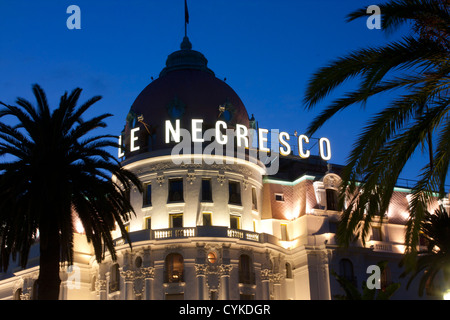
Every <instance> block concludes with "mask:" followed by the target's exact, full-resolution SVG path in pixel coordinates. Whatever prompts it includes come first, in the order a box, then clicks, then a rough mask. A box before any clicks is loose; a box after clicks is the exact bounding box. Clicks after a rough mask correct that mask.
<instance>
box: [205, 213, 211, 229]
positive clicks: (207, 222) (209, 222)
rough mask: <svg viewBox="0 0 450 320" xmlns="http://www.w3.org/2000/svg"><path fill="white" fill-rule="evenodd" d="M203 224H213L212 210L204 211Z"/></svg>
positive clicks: (208, 225)
mask: <svg viewBox="0 0 450 320" xmlns="http://www.w3.org/2000/svg"><path fill="white" fill-rule="evenodd" d="M203 226H204V227H210V226H212V218H211V212H203Z"/></svg>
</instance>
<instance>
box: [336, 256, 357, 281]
mask: <svg viewBox="0 0 450 320" xmlns="http://www.w3.org/2000/svg"><path fill="white" fill-rule="evenodd" d="M339 275H340V276H341V277H343V278H345V279H347V280H348V281H351V282H352V283H355V282H356V279H355V275H354V273H353V263H352V262H351V261H350V260H349V259H341V261H339Z"/></svg>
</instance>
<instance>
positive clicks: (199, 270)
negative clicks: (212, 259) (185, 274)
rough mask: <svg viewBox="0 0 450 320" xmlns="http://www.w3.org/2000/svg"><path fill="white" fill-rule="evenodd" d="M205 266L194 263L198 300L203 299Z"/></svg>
mask: <svg viewBox="0 0 450 320" xmlns="http://www.w3.org/2000/svg"><path fill="white" fill-rule="evenodd" d="M207 268H208V266H207V265H206V264H195V273H196V274H197V292H198V297H197V299H198V300H205V289H206V270H207Z"/></svg>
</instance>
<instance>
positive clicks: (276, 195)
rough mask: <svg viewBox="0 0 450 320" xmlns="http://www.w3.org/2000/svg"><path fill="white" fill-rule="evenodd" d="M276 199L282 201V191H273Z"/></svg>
mask: <svg viewBox="0 0 450 320" xmlns="http://www.w3.org/2000/svg"><path fill="white" fill-rule="evenodd" d="M275 200H276V201H284V195H283V194H282V193H275Z"/></svg>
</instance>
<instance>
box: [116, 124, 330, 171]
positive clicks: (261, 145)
mask: <svg viewBox="0 0 450 320" xmlns="http://www.w3.org/2000/svg"><path fill="white" fill-rule="evenodd" d="M190 129H191V130H190V131H189V130H187V129H185V128H181V122H180V120H175V122H174V123H173V122H172V121H170V120H166V121H165V127H164V142H165V143H166V144H168V145H169V144H173V143H176V145H175V146H173V148H172V156H174V157H176V156H177V155H180V154H184V155H185V154H190V153H192V150H191V147H192V145H194V153H199V152H198V151H199V149H198V148H196V147H195V146H196V145H197V146H199V148H202V147H203V146H204V143H205V142H210V144H209V145H208V146H206V147H205V148H204V149H203V150H201V149H200V150H201V152H200V153H203V154H205V153H206V154H214V155H218V154H223V147H224V146H226V150H227V155H233V156H235V157H236V154H235V151H236V150H237V151H238V153H237V156H238V157H239V155H240V154H241V153H240V152H239V151H241V152H242V153H243V154H245V150H246V149H247V150H249V152H251V151H253V152H256V153H258V154H257V157H258V158H259V159H260V160H261V161H262V162H263V163H264V164H267V163H272V162H273V160H274V159H275V157H278V154H280V155H282V156H287V155H292V154H293V150H292V147H291V145H290V144H289V141H291V136H290V135H289V134H288V133H287V132H283V131H282V132H280V131H279V130H270V131H269V130H268V129H263V128H259V129H258V130H255V129H248V128H247V127H246V126H244V125H242V124H236V128H235V129H229V128H228V126H227V123H226V122H224V121H220V120H219V121H217V122H216V123H215V126H214V128H211V129H207V130H205V131H203V119H192V121H191V128H190ZM139 131H140V127H136V128H133V129H131V131H130V141H129V146H127V147H128V148H129V151H130V152H136V151H139V150H140V145H139ZM269 133H270V143H269V137H268V135H269ZM296 138H297V146H298V156H299V157H301V158H303V159H307V158H309V157H310V156H311V150H310V149H309V148H308V146H309V144H310V138H309V137H308V136H306V135H304V134H300V135H296ZM269 144H270V145H269ZM119 145H122V136H120V137H119ZM318 149H319V156H320V158H322V159H323V160H324V161H329V160H330V159H331V145H330V140H328V139H327V138H320V139H318ZM228 151H230V152H229V153H228ZM274 153H275V154H276V153H278V154H277V155H273V154H274ZM241 155H242V154H241ZM118 156H119V158H122V157H123V156H125V153H124V150H123V149H122V148H119V152H118ZM243 158H245V157H243ZM174 160H175V159H174ZM174 162H175V161H174Z"/></svg>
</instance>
